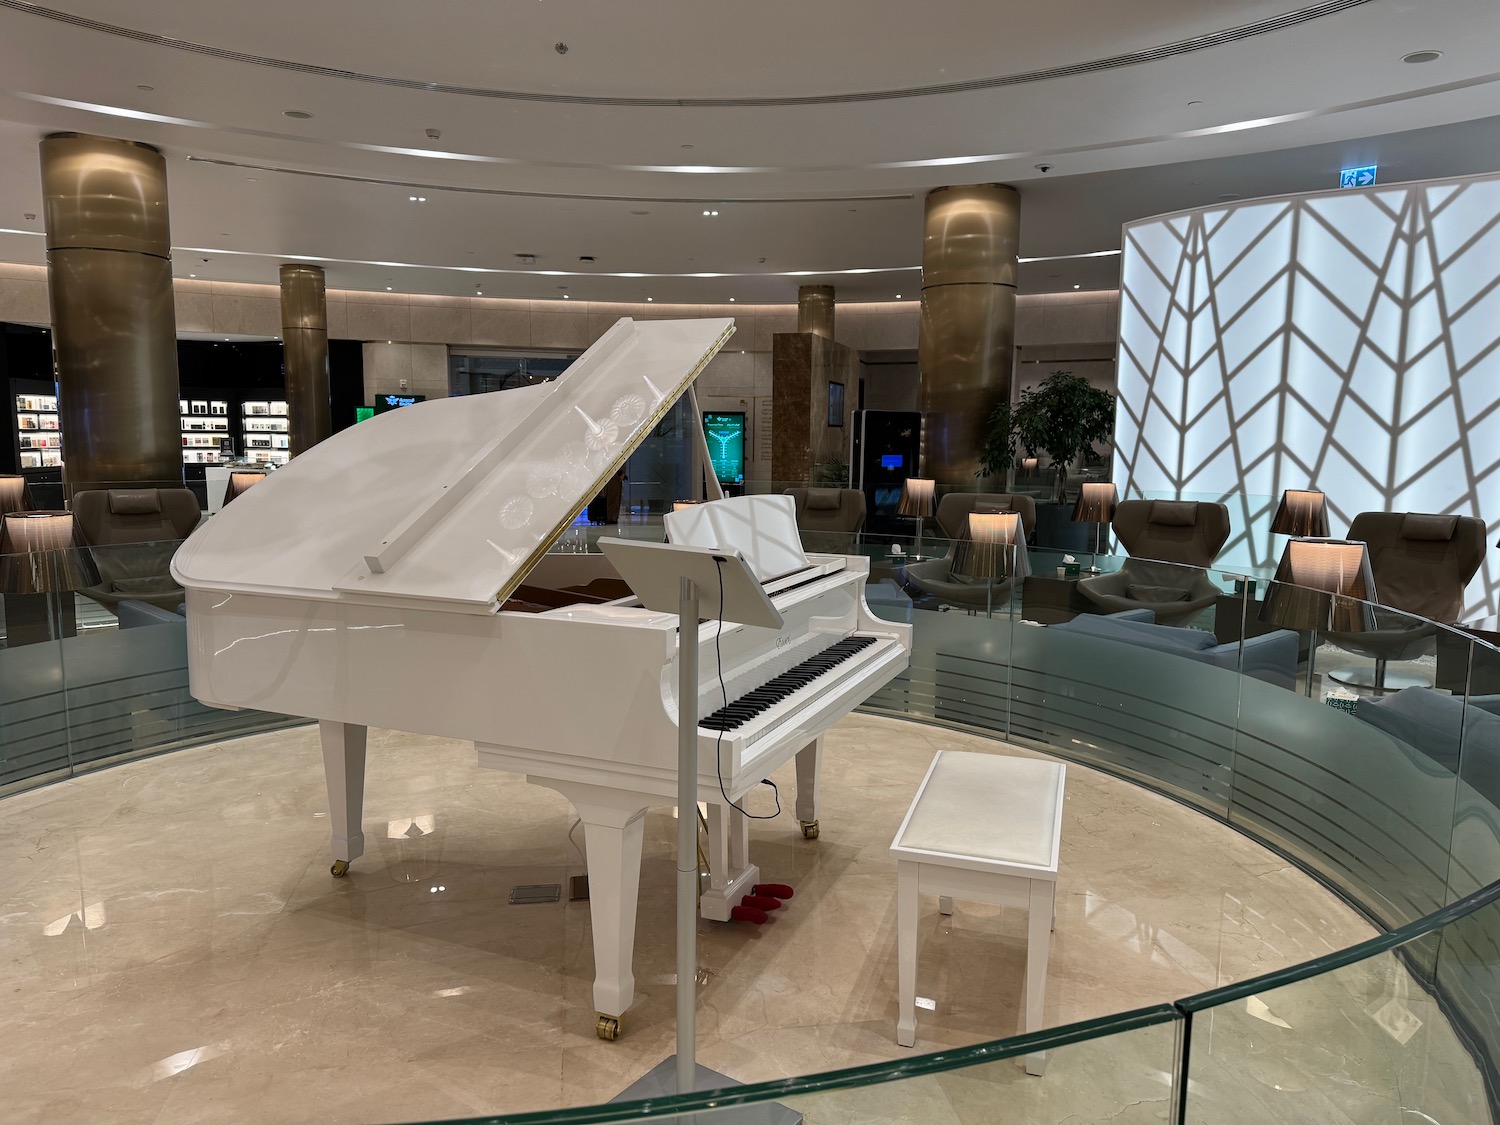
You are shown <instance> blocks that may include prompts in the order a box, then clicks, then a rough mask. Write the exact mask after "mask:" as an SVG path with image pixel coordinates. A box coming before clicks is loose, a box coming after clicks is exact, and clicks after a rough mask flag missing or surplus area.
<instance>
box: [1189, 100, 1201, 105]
mask: <svg viewBox="0 0 1500 1125" xmlns="http://www.w3.org/2000/svg"><path fill="white" fill-rule="evenodd" d="M1202 104H1203V103H1202V102H1200V101H1191V102H1188V105H1202Z"/></svg>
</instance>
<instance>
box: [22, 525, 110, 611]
mask: <svg viewBox="0 0 1500 1125" xmlns="http://www.w3.org/2000/svg"><path fill="white" fill-rule="evenodd" d="M0 521H3V524H0V592H4V593H7V594H54V593H65V592H68V591H72V590H82V589H84V588H85V587H87V586H93V585H96V584H97V583H98V582H99V572H98V570H96V569H95V567H94V560H93V558H92V557H91V556H90V555H89V553H88V552H87V551H86V550H82V549H81V548H79V547H78V546H77V545H76V543H75V542H74V538H73V536H74V527H73V513H72V512H9V513H7V514H6V515H4V516H3V517H0Z"/></svg>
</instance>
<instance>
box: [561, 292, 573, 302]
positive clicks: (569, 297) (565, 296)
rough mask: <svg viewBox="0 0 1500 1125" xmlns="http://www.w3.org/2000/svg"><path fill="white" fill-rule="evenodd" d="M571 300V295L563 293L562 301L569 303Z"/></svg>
mask: <svg viewBox="0 0 1500 1125" xmlns="http://www.w3.org/2000/svg"><path fill="white" fill-rule="evenodd" d="M572 299H573V295H572V294H571V293H564V294H563V300H564V301H571V300H572Z"/></svg>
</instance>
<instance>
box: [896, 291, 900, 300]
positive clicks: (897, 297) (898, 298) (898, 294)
mask: <svg viewBox="0 0 1500 1125" xmlns="http://www.w3.org/2000/svg"><path fill="white" fill-rule="evenodd" d="M896 300H898V301H899V300H901V294H900V293H897V294H896Z"/></svg>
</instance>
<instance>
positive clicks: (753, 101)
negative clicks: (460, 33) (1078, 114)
mask: <svg viewBox="0 0 1500 1125" xmlns="http://www.w3.org/2000/svg"><path fill="white" fill-rule="evenodd" d="M1374 2H1375V0H1324V2H1323V3H1320V4H1313V5H1310V6H1308V7H1304V8H1299V9H1296V10H1294V11H1290V12H1283V13H1280V14H1277V15H1273V16H1270V17H1267V18H1264V19H1259V20H1255V21H1252V22H1250V23H1244V24H1239V25H1237V26H1232V27H1227V28H1222V29H1220V30H1216V31H1211V32H1204V33H1202V34H1197V35H1192V36H1189V37H1187V38H1183V39H1177V40H1174V41H1171V42H1166V43H1160V44H1156V45H1153V46H1148V47H1145V48H1142V49H1140V50H1134V51H1127V52H1122V53H1120V54H1113V55H1106V56H1103V57H1099V58H1091V59H1086V60H1082V61H1079V62H1071V63H1060V64H1057V65H1053V66H1047V67H1042V68H1039V69H1035V70H1027V71H1021V72H1017V73H1010V74H998V75H988V76H983V77H975V78H967V79H960V80H957V81H952V82H937V83H927V84H923V85H915V86H903V87H898V88H894V89H867V90H856V91H849V92H844V93H822V94H791V95H768V96H760V97H756V96H738V97H645V96H631V95H608V94H580V93H566V92H561V91H549V90H518V89H501V88H495V87H485V86H470V85H460V84H454V83H449V82H444V81H438V80H434V79H417V78H404V77H400V76H397V75H388V74H371V73H366V72H363V71H358V70H349V69H344V68H341V67H334V66H323V65H319V64H316V63H308V62H299V61H296V60H292V59H284V58H276V57H273V56H270V55H262V54H255V53H252V52H248V51H240V50H234V49H232V48H228V47H221V46H216V45H213V44H210V43H198V42H193V41H190V40H187V39H180V38H176V37H174V36H170V35H163V34H159V33H157V32H151V31H145V30H141V29H139V28H132V27H125V26H123V25H120V24H116V23H109V22H106V21H104V20H101V19H94V18H91V17H88V16H84V15H79V14H77V13H73V12H65V11H63V10H61V9H59V8H50V7H47V6H45V5H42V4H31V3H27V2H26V0H0V8H8V9H10V10H11V11H14V12H21V13H24V14H27V15H32V16H37V17H40V18H42V19H48V20H54V21H56V22H59V23H64V24H69V25H71V26H73V27H78V28H82V29H84V30H87V31H94V32H99V33H101V34H104V35H113V36H116V37H119V38H122V39H130V40H133V41H135V42H137V43H144V44H148V45H150V46H155V47H167V48H170V49H172V50H174V51H187V52H191V53H193V54H197V55H203V56H207V57H209V58H214V59H219V60H222V61H225V62H235V63H244V64H247V65H250V66H262V67H271V68H274V69H277V70H285V71H293V72H295V73H298V74H306V75H310V76H313V77H318V78H331V79H339V80H342V81H348V82H372V83H377V84H379V85H382V86H392V87H395V88H398V89H405V90H417V91H421V92H424V93H435V94H454V95H459V96H463V97H474V98H494V99H498V100H502V101H517V102H551V103H558V104H563V105H592V106H633V107H646V108H651V107H660V108H697V109H723V108H735V109H739V108H757V107H778V106H810V105H840V104H848V103H854V102H877V101H893V100H897V99H903V98H927V97H936V96H941V95H947V94H968V93H976V92H981V91H985V90H996V89H1002V88H1004V87H1007V86H1023V85H1029V84H1031V83H1035V82H1047V81H1052V80H1055V79H1059V78H1074V77H1078V76H1080V75H1086V74H1096V73H1099V72H1101V71H1108V70H1117V69H1119V68H1121V67H1128V66H1138V65H1140V64H1142V63H1151V62H1159V61H1161V60H1163V59H1169V58H1174V57H1177V56H1181V55H1188V54H1192V53H1194V52H1197V51H1203V50H1208V49H1210V48H1213V47H1221V46H1224V45H1226V44H1230V43H1238V42H1242V41H1244V40H1246V39H1252V38H1255V37H1257V36H1261V35H1267V34H1269V33H1271V32H1276V31H1285V30H1288V29H1290V28H1295V27H1297V26H1299V25H1301V24H1305V23H1308V22H1310V21H1312V20H1316V19H1321V18H1323V17H1325V16H1331V15H1336V14H1338V13H1340V12H1343V11H1346V10H1348V9H1350V8H1357V7H1360V6H1362V5H1364V4H1370V3H1374ZM558 46H564V47H565V46H566V44H561V43H560V44H558Z"/></svg>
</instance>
